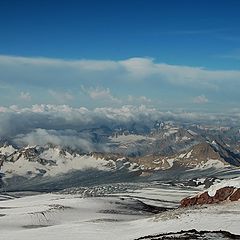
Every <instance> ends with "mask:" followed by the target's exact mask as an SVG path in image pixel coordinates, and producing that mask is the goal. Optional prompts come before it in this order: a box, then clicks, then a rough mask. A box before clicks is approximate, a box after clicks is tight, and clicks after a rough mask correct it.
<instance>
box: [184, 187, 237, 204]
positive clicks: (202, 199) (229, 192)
mask: <svg viewBox="0 0 240 240" xmlns="http://www.w3.org/2000/svg"><path fill="white" fill-rule="evenodd" d="M228 199H229V200H231V201H238V200H239V199H240V188H238V189H236V188H234V187H223V188H220V189H218V190H217V191H216V193H215V195H214V196H213V197H211V196H209V195H208V192H204V193H202V194H200V195H197V196H194V197H188V198H184V199H182V201H181V202H180V204H181V207H188V206H193V205H203V204H211V203H219V202H222V201H226V200H228Z"/></svg>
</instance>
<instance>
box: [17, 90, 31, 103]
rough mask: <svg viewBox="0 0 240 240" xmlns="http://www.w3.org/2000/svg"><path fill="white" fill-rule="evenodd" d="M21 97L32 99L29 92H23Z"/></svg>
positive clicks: (27, 99)
mask: <svg viewBox="0 0 240 240" xmlns="http://www.w3.org/2000/svg"><path fill="white" fill-rule="evenodd" d="M19 98H20V99H22V100H26V101H30V100H31V99H32V97H31V95H30V93H29V92H21V93H20V96H19Z"/></svg>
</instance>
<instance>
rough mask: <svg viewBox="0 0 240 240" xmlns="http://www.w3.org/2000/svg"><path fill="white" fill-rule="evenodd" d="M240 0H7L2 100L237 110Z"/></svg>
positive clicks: (0, 10)
mask: <svg viewBox="0 0 240 240" xmlns="http://www.w3.org/2000/svg"><path fill="white" fill-rule="evenodd" d="M239 10H240V1H238V0H228V1H227V0H226V1H225V0H222V1H216V0H212V1H206V0H203V1H186V0H185V1H184V0H183V1H179V0H178V1H177V0H175V1H173V0H172V1H171V0H170V1H160V0H159V1H157V0H155V1H154V0H148V1H146V0H145V1H143V0H138V1H137V0H131V1H126V0H122V1H113V0H112V1H106V0H105V1H104V0H103V1H97V0H95V1H94V0H92V1H73V0H69V1H64V0H62V1H61V0H59V1H56V0H51V1H48V0H42V1H30V0H22V1H13V0H3V1H0V31H1V34H0V55H1V56H0V101H1V105H2V106H10V105H19V106H23V107H24V106H30V105H33V104H67V105H70V106H74V107H78V106H86V107H88V108H95V107H104V106H107V107H109V106H113V107H120V106H122V105H141V104H144V105H146V106H149V107H152V106H153V107H156V108H159V109H164V110H168V109H169V110H183V111H184V110H191V111H210V112H211V111H217V112H221V111H229V110H230V109H233V110H234V111H235V110H236V109H237V108H238V104H239V101H240V94H239V87H240V14H239Z"/></svg>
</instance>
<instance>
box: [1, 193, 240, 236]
mask: <svg viewBox="0 0 240 240" xmlns="http://www.w3.org/2000/svg"><path fill="white" fill-rule="evenodd" d="M145 190H146V191H145ZM178 191H179V194H180V195H181V197H182V195H184V194H183V193H182V192H181V190H179V189H178V190H176V191H175V198H174V197H173V193H172V195H171V197H170V198H171V199H168V198H167V194H166V189H165V190H164V191H163V192H162V191H161V189H158V190H155V192H154V193H155V194H156V195H159V196H160V198H161V196H163V195H164V194H166V195H165V196H166V198H165V200H166V201H170V202H171V201H172V200H173V201H176V199H177V195H178ZM147 192H148V189H143V190H142V193H140V192H139V191H138V192H136V193H133V194H136V195H138V196H140V197H142V196H145V195H147ZM130 195H131V194H128V197H125V198H124V197H119V196H109V197H97V198H80V197H79V195H60V194H42V195H35V196H27V197H22V198H18V199H13V200H4V201H0V239H3V240H15V239H16V240H28V239H36V240H42V239H44V240H56V239H68V240H76V239H84V240H88V239H104V240H110V239H115V240H122V239H135V238H139V237H142V236H145V235H149V234H159V233H165V232H177V231H180V230H189V229H193V228H195V229H197V230H226V231H229V232H231V233H235V234H240V228H239V222H240V203H239V202H232V203H228V204H218V205H211V206H207V207H198V208H180V209H175V210H169V211H166V212H162V213H160V214H157V215H152V214H150V213H149V212H146V211H144V210H143V211H142V210H141V209H140V208H137V206H140V205H141V204H140V202H139V201H136V200H134V199H132V198H130ZM186 195H189V192H186V193H185V196H186Z"/></svg>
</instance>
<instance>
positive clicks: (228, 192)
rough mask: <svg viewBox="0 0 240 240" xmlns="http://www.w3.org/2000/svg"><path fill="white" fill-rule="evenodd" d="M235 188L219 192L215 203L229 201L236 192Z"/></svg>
mask: <svg viewBox="0 0 240 240" xmlns="http://www.w3.org/2000/svg"><path fill="white" fill-rule="evenodd" d="M234 189H235V188H234V187H224V188H220V189H218V190H217V192H216V194H215V196H214V197H213V198H214V203H216V202H222V201H225V200H227V199H228V197H230V195H231V194H232V193H233V192H234Z"/></svg>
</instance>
